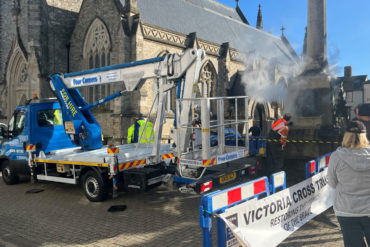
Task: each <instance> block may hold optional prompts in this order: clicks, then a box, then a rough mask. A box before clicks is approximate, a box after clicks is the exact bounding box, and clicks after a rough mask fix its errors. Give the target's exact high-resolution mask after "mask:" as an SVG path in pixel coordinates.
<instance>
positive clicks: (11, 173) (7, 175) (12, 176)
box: [2, 160, 19, 185]
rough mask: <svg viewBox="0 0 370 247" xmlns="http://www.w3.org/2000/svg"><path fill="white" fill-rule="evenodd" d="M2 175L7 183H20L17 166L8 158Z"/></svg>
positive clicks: (3, 166) (3, 165)
mask: <svg viewBox="0 0 370 247" xmlns="http://www.w3.org/2000/svg"><path fill="white" fill-rule="evenodd" d="M2 175H3V180H4V182H5V183H6V184H8V185H12V184H16V183H18V180H19V178H18V176H17V173H16V171H15V167H14V165H12V164H11V163H10V162H9V161H8V160H5V161H3V164H2Z"/></svg>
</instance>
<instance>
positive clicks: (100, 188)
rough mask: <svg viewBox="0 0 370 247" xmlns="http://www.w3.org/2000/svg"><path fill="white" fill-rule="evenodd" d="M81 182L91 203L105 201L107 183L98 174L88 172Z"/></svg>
mask: <svg viewBox="0 0 370 247" xmlns="http://www.w3.org/2000/svg"><path fill="white" fill-rule="evenodd" d="M82 181H83V189H84V192H85V195H86V197H87V199H89V200H90V201H91V202H101V201H104V200H105V199H107V196H108V190H107V183H106V182H105V180H104V179H103V177H102V175H101V174H100V173H97V172H95V171H88V172H86V173H85V175H84V176H83V180H82Z"/></svg>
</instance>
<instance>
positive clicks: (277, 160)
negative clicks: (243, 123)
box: [265, 113, 292, 177]
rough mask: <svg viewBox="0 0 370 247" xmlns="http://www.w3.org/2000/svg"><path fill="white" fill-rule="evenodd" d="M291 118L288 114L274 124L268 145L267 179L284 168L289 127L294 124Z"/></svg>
mask: <svg viewBox="0 0 370 247" xmlns="http://www.w3.org/2000/svg"><path fill="white" fill-rule="evenodd" d="M291 118H292V116H291V115H290V114H289V113H286V114H284V117H283V118H280V119H278V120H276V121H275V122H273V123H272V126H271V129H270V132H269V134H268V138H267V139H268V141H267V145H266V164H265V176H267V177H269V176H270V175H271V174H272V173H275V172H278V171H281V169H282V168H283V166H284V148H285V146H286V143H287V139H288V133H289V127H288V126H289V125H291V124H292V122H291Z"/></svg>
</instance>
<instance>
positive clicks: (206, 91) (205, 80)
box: [197, 61, 216, 97]
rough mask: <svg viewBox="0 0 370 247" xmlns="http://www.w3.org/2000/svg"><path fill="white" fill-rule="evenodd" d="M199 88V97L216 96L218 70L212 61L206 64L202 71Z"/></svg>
mask: <svg viewBox="0 0 370 247" xmlns="http://www.w3.org/2000/svg"><path fill="white" fill-rule="evenodd" d="M198 87H199V94H197V96H198V97H212V96H215V90H216V70H215V68H214V66H213V64H212V63H211V62H210V61H208V62H206V63H205V64H204V65H203V67H202V69H201V71H200V76H199V84H198Z"/></svg>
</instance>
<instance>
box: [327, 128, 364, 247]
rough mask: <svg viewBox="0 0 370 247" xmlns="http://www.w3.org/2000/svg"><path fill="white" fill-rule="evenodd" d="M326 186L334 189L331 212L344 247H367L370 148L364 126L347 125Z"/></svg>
mask: <svg viewBox="0 0 370 247" xmlns="http://www.w3.org/2000/svg"><path fill="white" fill-rule="evenodd" d="M328 183H329V185H330V187H332V188H334V189H335V197H334V212H335V215H336V216H337V218H338V222H339V224H340V227H341V230H342V234H343V241H344V246H345V247H349V246H353V247H357V246H366V244H365V242H364V237H365V238H366V242H367V244H368V245H370V146H369V141H368V140H367V138H366V127H365V125H364V124H363V123H362V122H360V121H352V122H350V123H349V125H348V127H347V130H346V133H345V134H344V137H343V142H342V146H341V147H339V148H338V149H337V150H336V151H335V152H334V153H333V154H332V155H331V157H330V161H329V168H328Z"/></svg>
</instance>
